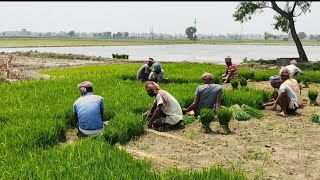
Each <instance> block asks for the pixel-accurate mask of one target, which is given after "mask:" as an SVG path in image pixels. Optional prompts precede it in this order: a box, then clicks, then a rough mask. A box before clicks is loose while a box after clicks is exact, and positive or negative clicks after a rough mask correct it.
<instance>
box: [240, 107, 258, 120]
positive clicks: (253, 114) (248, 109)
mask: <svg viewBox="0 0 320 180" xmlns="http://www.w3.org/2000/svg"><path fill="white" fill-rule="evenodd" d="M241 108H242V109H243V110H244V111H245V112H246V113H248V114H249V115H250V116H251V117H254V118H257V119H260V118H262V117H263V114H262V112H261V111H260V110H258V109H255V108H252V107H250V106H248V105H245V104H242V106H241Z"/></svg>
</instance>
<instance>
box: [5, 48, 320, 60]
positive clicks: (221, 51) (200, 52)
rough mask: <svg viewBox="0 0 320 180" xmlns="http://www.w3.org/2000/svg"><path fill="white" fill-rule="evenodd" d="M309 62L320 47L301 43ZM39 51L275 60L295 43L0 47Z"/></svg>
mask: <svg viewBox="0 0 320 180" xmlns="http://www.w3.org/2000/svg"><path fill="white" fill-rule="evenodd" d="M304 48H305V51H306V53H307V55H308V58H309V60H310V61H317V60H318V59H319V60H320V53H319V52H320V46H305V47H304ZM29 50H33V51H39V52H54V53H72V54H84V55H90V56H102V57H109V58H111V57H112V54H113V53H114V54H115V53H118V54H129V59H130V60H144V59H147V58H149V57H153V58H154V59H155V60H158V61H177V62H181V61H192V62H216V63H223V62H224V57H226V56H231V57H232V58H233V60H234V62H235V63H240V62H242V60H243V59H244V58H247V59H260V58H261V59H265V60H267V59H276V58H279V57H298V52H297V50H296V47H295V46H276V45H205V44H182V45H181V44H180V45H144V46H140V45H139V46H90V47H39V48H0V52H14V51H29Z"/></svg>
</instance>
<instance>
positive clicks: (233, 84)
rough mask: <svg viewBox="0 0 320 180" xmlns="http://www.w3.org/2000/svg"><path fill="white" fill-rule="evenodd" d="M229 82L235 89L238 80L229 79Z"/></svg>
mask: <svg viewBox="0 0 320 180" xmlns="http://www.w3.org/2000/svg"><path fill="white" fill-rule="evenodd" d="M230 84H231V86H232V88H233V89H237V88H238V86H239V81H238V79H231V81H230Z"/></svg>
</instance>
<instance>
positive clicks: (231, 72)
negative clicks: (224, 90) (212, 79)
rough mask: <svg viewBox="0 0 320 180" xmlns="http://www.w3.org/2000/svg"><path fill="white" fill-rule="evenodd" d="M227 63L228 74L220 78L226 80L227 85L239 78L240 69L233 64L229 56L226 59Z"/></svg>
mask: <svg viewBox="0 0 320 180" xmlns="http://www.w3.org/2000/svg"><path fill="white" fill-rule="evenodd" d="M224 60H225V62H226V65H227V66H226V73H225V74H223V75H221V76H220V78H222V80H224V82H225V83H229V82H230V80H231V79H237V78H238V68H237V66H236V65H235V64H233V63H232V62H231V60H232V59H231V57H230V56H228V57H226V58H225V59H224Z"/></svg>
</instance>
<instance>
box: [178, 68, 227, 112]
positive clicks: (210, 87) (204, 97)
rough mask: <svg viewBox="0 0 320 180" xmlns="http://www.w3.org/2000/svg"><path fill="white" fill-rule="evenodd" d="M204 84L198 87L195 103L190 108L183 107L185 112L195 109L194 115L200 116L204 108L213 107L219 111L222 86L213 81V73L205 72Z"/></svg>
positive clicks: (203, 76)
mask: <svg viewBox="0 0 320 180" xmlns="http://www.w3.org/2000/svg"><path fill="white" fill-rule="evenodd" d="M201 79H202V81H203V85H200V86H198V87H197V89H196V92H195V97H194V100H193V103H192V104H191V105H190V106H189V107H188V108H183V109H182V112H183V114H186V113H187V112H189V111H192V110H194V116H196V117H197V116H198V115H199V114H200V111H201V109H202V108H211V109H213V110H214V111H215V112H218V111H219V110H220V107H221V94H222V86H221V85H220V84H213V83H212V79H213V77H212V74H210V73H207V72H206V73H204V74H203V75H202V77H201Z"/></svg>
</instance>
